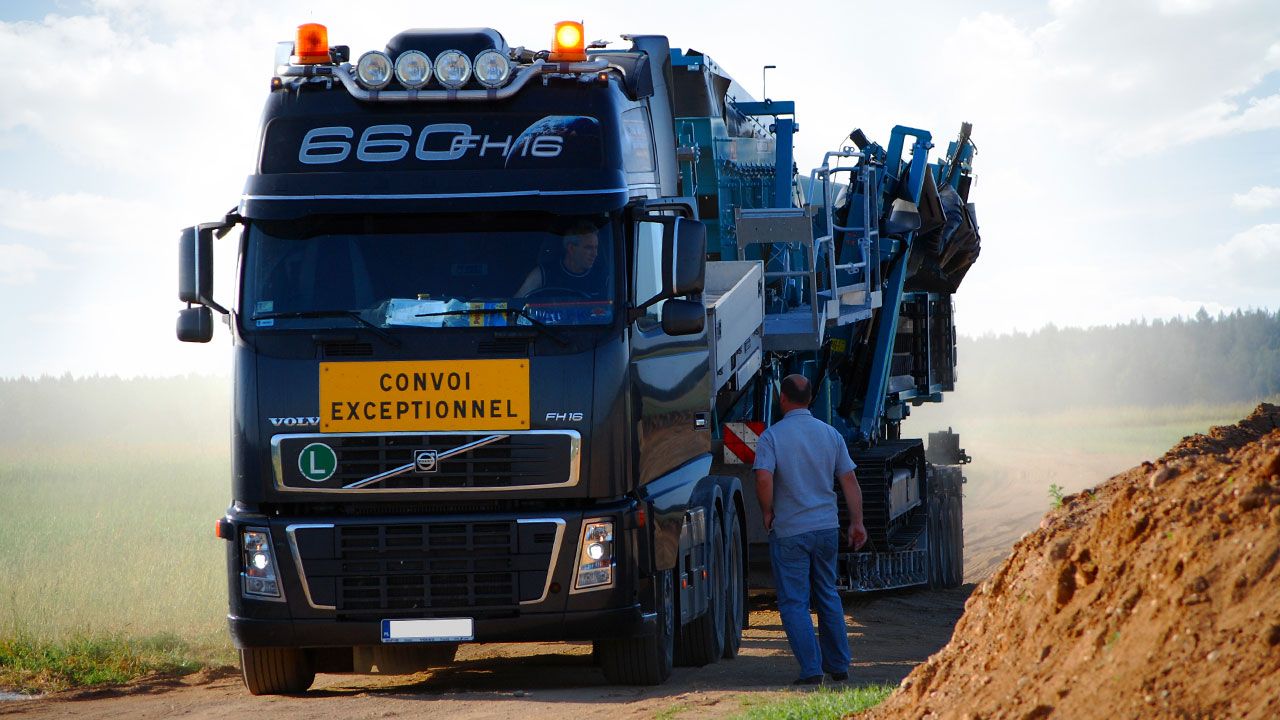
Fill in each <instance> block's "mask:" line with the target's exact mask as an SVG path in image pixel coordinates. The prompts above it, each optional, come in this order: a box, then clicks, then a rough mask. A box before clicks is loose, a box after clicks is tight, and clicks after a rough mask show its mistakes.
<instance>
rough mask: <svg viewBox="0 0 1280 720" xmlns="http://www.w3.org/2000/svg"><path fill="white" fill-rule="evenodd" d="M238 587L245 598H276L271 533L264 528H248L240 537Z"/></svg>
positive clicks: (277, 594) (278, 585)
mask: <svg viewBox="0 0 1280 720" xmlns="http://www.w3.org/2000/svg"><path fill="white" fill-rule="evenodd" d="M240 554H241V565H242V566H243V567H244V571H243V572H241V573H240V587H241V590H242V591H243V593H244V596H245V597H259V598H278V597H280V581H279V578H278V577H277V576H276V558H275V552H274V551H272V549H271V532H270V531H268V530H266V529H265V528H248V529H246V530H245V531H244V533H242V534H241V535H240Z"/></svg>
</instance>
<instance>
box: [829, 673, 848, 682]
mask: <svg viewBox="0 0 1280 720" xmlns="http://www.w3.org/2000/svg"><path fill="white" fill-rule="evenodd" d="M831 679H832V680H833V681H834V682H844V681H845V680H848V679H849V673H847V672H840V673H831Z"/></svg>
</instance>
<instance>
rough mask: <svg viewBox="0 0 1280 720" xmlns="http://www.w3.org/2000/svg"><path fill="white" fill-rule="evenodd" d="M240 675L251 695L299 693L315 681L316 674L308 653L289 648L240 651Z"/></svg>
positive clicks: (262, 648) (245, 649) (261, 648)
mask: <svg viewBox="0 0 1280 720" xmlns="http://www.w3.org/2000/svg"><path fill="white" fill-rule="evenodd" d="M240 675H241V677H243V678H244V686H245V687H246V688H248V689H249V693H250V694H252V695H293V694H295V693H302V692H306V691H307V688H309V687H311V683H312V682H313V681H314V680H315V679H316V671H315V669H314V668H313V667H312V665H311V659H310V658H309V657H307V653H306V652H305V651H303V650H301V649H299V648H290V647H258V648H244V649H242V650H241V651H240Z"/></svg>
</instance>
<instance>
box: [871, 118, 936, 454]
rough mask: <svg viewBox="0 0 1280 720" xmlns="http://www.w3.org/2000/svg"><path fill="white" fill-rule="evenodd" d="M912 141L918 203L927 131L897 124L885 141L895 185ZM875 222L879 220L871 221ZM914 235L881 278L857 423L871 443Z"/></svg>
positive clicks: (911, 192) (912, 184)
mask: <svg viewBox="0 0 1280 720" xmlns="http://www.w3.org/2000/svg"><path fill="white" fill-rule="evenodd" d="M907 137H913V138H915V143H914V144H913V145H912V146H911V166H910V169H909V170H908V172H907V174H906V179H907V180H908V182H909V184H908V185H907V188H906V190H907V192H906V193H905V194H906V196H907V199H909V200H911V202H914V203H919V202H920V193H921V190H922V189H923V188H924V176H925V172H924V171H925V168H926V167H927V166H928V164H929V149H930V148H932V147H933V142H932V140H933V136H932V135H930V134H929V132H928V131H925V130H919V129H916V128H909V127H906V126H903V125H898V126H896V127H894V128H893V134H892V135H891V136H890V138H889V151H888V158H887V160H888V162H887V163H886V168H887V169H888V170H889V172H891V173H893V172H896V173H899V174H898V175H897V176H896V177H895V178H894V180H895V184H897V183H900V182H901V181H902V175H901V174H900V173H901V172H902V150H903V148H904V146H905V144H906V138H907ZM875 221H877V222H878V221H879V218H875ZM914 238H915V233H914V232H909V233H906V234H905V235H904V236H903V239H902V251H901V253H899V255H898V257H897V259H896V260H895V261H894V264H893V269H892V270H890V272H889V276H888V277H887V278H885V284H884V295H882V296H881V304H880V315H879V319H880V322H879V325H878V327H877V328H876V336H875V342H874V346H873V347H874V349H873V354H872V356H871V373H870V375H871V377H870V378H869V379H868V381H867V393H866V395H865V396H864V397H863V401H862V417H861V418H859V421H858V434H859V436H860V439H862V440H863V441H865V442H871V441H872V440H874V439H876V438H877V437H878V433H879V430H880V418H881V416H882V414H883V413H884V402H885V393H886V391H887V390H888V387H889V370H890V367H891V366H892V363H893V341H894V339H895V338H897V336H898V316H899V313H900V311H901V309H902V297H903V292H902V286H903V283H904V282H905V281H906V278H907V260H908V258H909V257H910V255H911V241H912V240H913V239H914Z"/></svg>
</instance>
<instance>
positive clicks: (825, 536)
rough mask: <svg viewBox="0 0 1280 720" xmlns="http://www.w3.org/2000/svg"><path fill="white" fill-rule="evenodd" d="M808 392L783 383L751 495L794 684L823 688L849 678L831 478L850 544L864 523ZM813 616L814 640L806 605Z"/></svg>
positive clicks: (835, 437)
mask: <svg viewBox="0 0 1280 720" xmlns="http://www.w3.org/2000/svg"><path fill="white" fill-rule="evenodd" d="M812 399H813V391H812V386H811V385H810V383H809V381H808V380H807V379H806V378H805V377H804V376H803V375H788V376H786V377H785V378H783V379H782V395H781V397H780V398H779V402H780V403H781V404H782V413H783V417H782V419H781V420H779V421H778V422H776V423H774V424H773V426H772V427H770V428H769V429H768V430H765V432H764V434H763V435H761V436H760V440H759V442H758V443H757V444H756V462H755V472H756V496H757V497H758V498H759V499H760V510H761V511H762V512H763V513H764V527H765V529H766V530H768V531H769V559H770V561H771V562H772V564H773V584H774V586H775V587H776V588H777V590H778V614H779V615H781V616H782V627H783V629H784V630H786V632H787V642H789V643H790V644H791V652H792V653H793V654H794V655H795V656H796V660H797V661H798V662H799V663H800V677H799V679H797V680H796V681H795V682H794V683H793V684H795V685H820V684H821V683H822V676H823V673H824V672H825V673H826V674H828V675H830V676H831V679H832V680H837V681H842V680H847V679H848V678H849V661H850V659H851V658H850V655H849V633H848V630H847V629H846V627H845V623H844V607H843V604H842V603H841V602H840V594H839V593H838V592H836V553H837V552H838V550H839V545H840V520H839V516H838V515H837V508H836V493H835V489H834V486H835V483H834V482H833V481H834V479H835V478H839V479H840V487H841V488H842V489H843V490H844V499H845V502H847V503H848V504H849V532H848V535H847V540H848V543H849V545H850V546H851V547H853V548H854V549H857V548H860V547H862V545H863V543H865V542H866V541H867V529H866V527H865V526H864V525H863V524H862V491H861V489H859V488H858V478H857V476H855V475H854V473H853V469H854V467H855V466H854V464H853V460H852V459H851V458H850V457H849V448H848V446H846V445H845V441H844V438H842V437H841V436H840V433H838V432H836V429H835V428H833V427H831V426H830V425H828V424H826V423H824V422H822V421H821V420H819V419H817V418H815V417H814V416H813V415H812V414H811V413H810V412H809V403H810V401H811V400H812ZM811 599H812V601H813V607H814V609H815V610H816V611H817V613H818V636H817V637H815V636H814V633H813V623H812V621H810V619H809V602H810V600H811Z"/></svg>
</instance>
